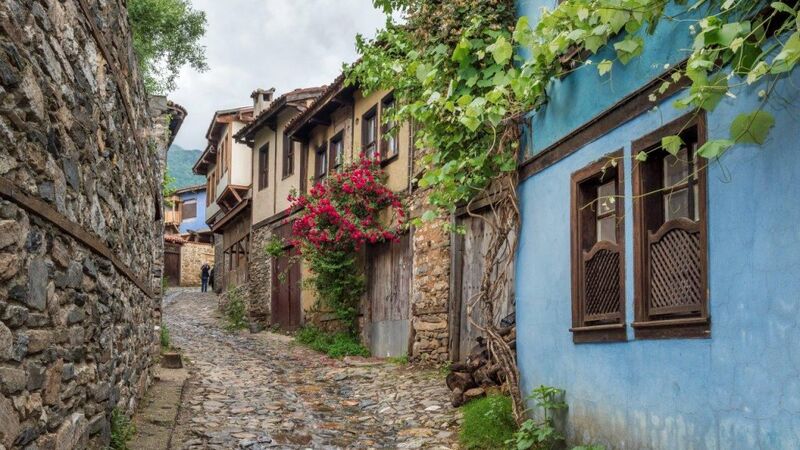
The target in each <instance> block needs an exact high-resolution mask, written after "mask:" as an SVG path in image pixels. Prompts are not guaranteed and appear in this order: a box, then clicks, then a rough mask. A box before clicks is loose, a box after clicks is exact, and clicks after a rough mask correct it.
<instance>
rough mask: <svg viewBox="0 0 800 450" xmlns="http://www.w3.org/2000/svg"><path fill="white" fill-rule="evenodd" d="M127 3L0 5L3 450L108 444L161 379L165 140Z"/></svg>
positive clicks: (33, 0)
mask: <svg viewBox="0 0 800 450" xmlns="http://www.w3.org/2000/svg"><path fill="white" fill-rule="evenodd" d="M124 5H125V2H124V0H3V1H2V2H0V449H4V448H40V449H50V448H59V449H61V448H63V449H71V448H87V447H88V448H102V447H103V446H105V445H106V444H107V443H108V439H109V426H110V425H109V417H110V413H111V411H112V410H113V409H114V408H119V409H120V410H122V411H123V412H126V413H130V412H131V411H132V410H133V408H134V407H135V405H136V403H137V401H138V399H139V398H140V396H141V395H142V394H143V392H144V390H145V388H146V387H147V385H148V384H149V383H150V381H151V379H152V372H151V367H152V365H153V362H154V358H155V356H156V355H157V352H158V347H157V345H158V344H157V343H158V336H157V331H156V328H157V325H158V324H159V322H160V313H159V310H160V297H159V296H158V295H157V294H153V289H152V287H153V286H156V285H157V279H158V278H159V277H160V269H161V266H160V263H158V262H157V261H158V260H160V257H161V252H162V251H163V249H162V248H161V245H162V241H161V236H162V233H163V226H162V225H161V222H160V220H157V213H156V211H157V209H158V207H159V202H160V200H159V199H160V195H159V194H160V184H161V178H162V173H163V159H164V156H165V152H166V138H165V136H164V131H165V130H164V129H165V127H164V126H160V127H154V126H153V124H154V122H153V121H152V120H151V114H150V111H149V109H148V108H149V104H148V101H147V98H146V96H145V94H144V91H143V87H142V83H141V81H140V80H139V79H138V74H137V70H136V66H135V63H134V59H133V54H132V51H131V46H130V42H131V39H130V31H129V28H128V22H127V14H126V11H125V9H124ZM158 121H160V122H161V123H163V122H164V121H165V119H164V118H159V119H158Z"/></svg>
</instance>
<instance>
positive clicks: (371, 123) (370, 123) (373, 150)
mask: <svg viewBox="0 0 800 450" xmlns="http://www.w3.org/2000/svg"><path fill="white" fill-rule="evenodd" d="M361 149H362V151H363V152H364V155H365V156H367V157H368V158H377V157H378V156H379V155H378V110H377V107H372V109H370V110H369V111H368V112H367V113H366V114H364V117H363V119H362V120H361Z"/></svg>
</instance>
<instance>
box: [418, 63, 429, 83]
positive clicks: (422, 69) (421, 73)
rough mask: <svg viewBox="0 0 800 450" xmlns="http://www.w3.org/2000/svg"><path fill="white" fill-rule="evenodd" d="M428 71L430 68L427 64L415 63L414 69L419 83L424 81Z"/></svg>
mask: <svg viewBox="0 0 800 450" xmlns="http://www.w3.org/2000/svg"><path fill="white" fill-rule="evenodd" d="M429 71H430V69H429V67H428V66H427V65H425V64H419V65H417V70H416V74H417V80H419V81H420V82H421V83H424V82H425V79H426V78H427V77H428V72H429Z"/></svg>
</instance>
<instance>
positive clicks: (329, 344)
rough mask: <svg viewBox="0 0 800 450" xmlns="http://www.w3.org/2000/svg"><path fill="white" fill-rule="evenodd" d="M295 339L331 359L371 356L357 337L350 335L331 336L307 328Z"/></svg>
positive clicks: (315, 329) (335, 334) (313, 328)
mask: <svg viewBox="0 0 800 450" xmlns="http://www.w3.org/2000/svg"><path fill="white" fill-rule="evenodd" d="M295 339H296V340H297V342H299V343H301V344H303V345H305V346H307V347H310V348H311V349H313V350H316V351H318V352H322V353H325V354H326V355H328V356H330V357H331V358H342V357H344V356H369V350H367V348H366V347H364V346H363V345H361V342H359V341H358V338H357V337H355V336H352V335H350V334H348V333H342V332H340V333H334V334H330V333H325V332H324V331H322V330H320V329H318V328H316V327H313V326H306V327H303V328H301V329H300V331H298V332H297V334H296V335H295Z"/></svg>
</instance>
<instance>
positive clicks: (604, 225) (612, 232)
mask: <svg viewBox="0 0 800 450" xmlns="http://www.w3.org/2000/svg"><path fill="white" fill-rule="evenodd" d="M600 241H608V242H613V243H616V242H617V217H616V216H613V215H612V216H606V217H603V218H602V219H599V220H598V221H597V242H600Z"/></svg>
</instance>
